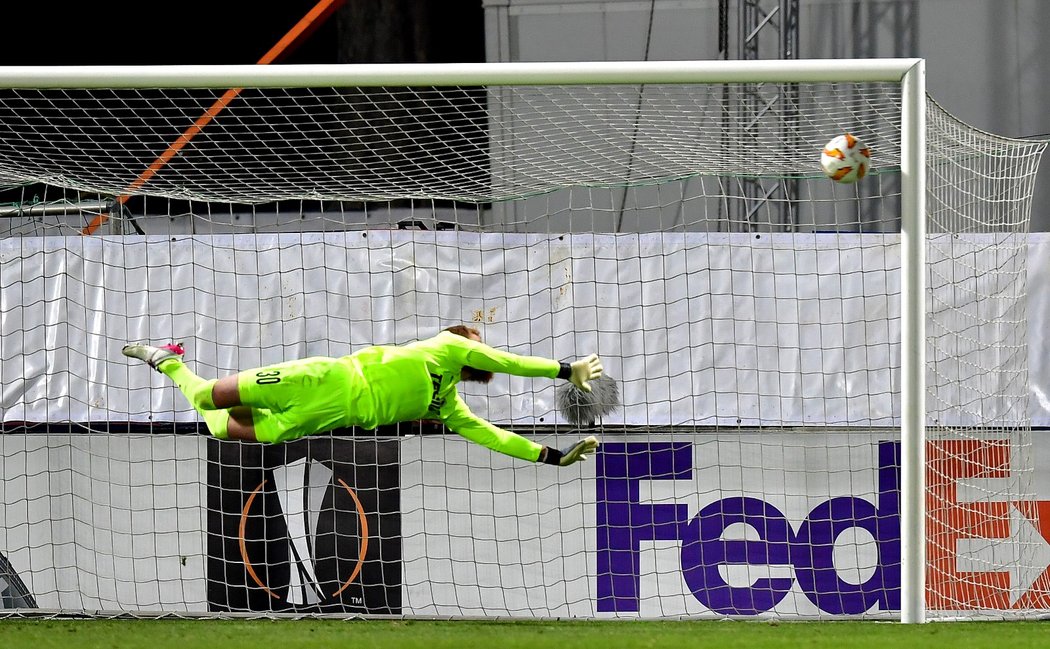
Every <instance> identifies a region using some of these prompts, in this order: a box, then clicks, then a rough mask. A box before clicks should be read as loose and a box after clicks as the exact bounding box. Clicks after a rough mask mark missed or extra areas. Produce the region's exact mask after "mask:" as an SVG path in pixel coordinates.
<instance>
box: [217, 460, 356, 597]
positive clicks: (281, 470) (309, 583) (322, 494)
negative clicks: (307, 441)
mask: <svg viewBox="0 0 1050 649" xmlns="http://www.w3.org/2000/svg"><path fill="white" fill-rule="evenodd" d="M271 473H272V475H273V485H272V489H273V491H274V493H275V494H276V496H277V499H278V501H279V502H280V505H281V511H282V513H283V518H284V524H285V527H286V529H287V530H288V536H287V539H286V541H287V544H288V549H287V557H288V562H289V564H290V565H289V575H288V594H287V597H286V598H285V601H287V602H288V603H289V604H294V605H306V606H309V605H312V604H318V603H320V602H322V601H325V600H331V599H336V598H338V597H339V596H340V595H341V594H342V593H343V591H344V590H346V588H347V587H348V586H349V585H350V584H351V583H353V582H354V580H355V579H357V578H358V576H359V575H360V574H361V569H362V568H363V567H364V563H365V555H366V554H367V552H368V519H367V518H366V516H365V510H364V507H363V506H362V505H361V500H360V499H359V498H358V496H357V494H356V493H355V492H354V490H353V489H351V488H350V486H349V485H348V484H347V483H346V482H345V481H344V480H343V479H342V478H339V477H337V476H335V474H334V473H333V472H332V470H331V469H329V468H328V467H327V466H325V465H324V464H322V463H320V462H317V461H316V460H311V459H309V458H300V459H297V460H293V461H291V462H289V463H287V464H284V465H282V466H279V467H277V468H275V469H273V470H272V472H271ZM266 487H267V481H266V480H263V481H262V482H260V483H259V484H258V486H256V487H255V489H254V490H253V491H252V492H251V494H250V495H249V496H248V500H247V501H246V502H245V503H244V509H243V510H242V511H241V518H240V525H239V527H238V534H237V538H238V542H239V544H240V553H241V560H242V561H243V562H244V565H245V568H246V569H247V571H248V576H249V577H250V579H251V580H252V581H253V582H254V583H255V584H256V585H257V586H259V587H260V588H262V589H263V590H264V591H265V592H266V593H267V594H269V595H270V597H272V598H274V599H277V600H280V599H281V597H280V596H279V595H278V594H277V592H276V590H277V589H276V588H275V587H272V586H271V585H270V584H267V583H266V582H265V581H264V579H263V578H262V577H260V575H259V572H258V571H257V570H256V563H255V562H257V561H259V560H260V559H261V558H254V559H253V557H251V556H249V552H248V546H247V543H246V539H245V535H246V531H247V527H248V519H249V517H250V516H251V515H252V513H253V506H254V505H255V503H256V497H257V496H258V495H259V494H260V493H261V492H263V491H264V489H266ZM333 489H334V490H336V493H333V494H331V498H329V495H330V492H331V491H332V490H333ZM339 493H341V494H345V495H347V496H349V498H350V500H351V502H353V505H354V508H355V510H356V513H357V520H358V529H357V537H358V543H357V545H358V548H357V550H358V551H357V557H356V563H355V564H354V565H353V568H352V569H351V570H349V571H347V572H346V574H340V575H338V576H337V580H338V583H339V585H338V587H336V588H332V589H328V590H326V589H325V588H324V587H323V586H322V584H323V583H325V582H326V581H327V580H322V579H319V578H318V563H319V562H318V556H317V549H318V532H319V529H320V527H321V523H322V514H324V509H323V506H324V504H325V502H326V501H327V502H333V501H334V499H335V496H336V495H337V494H339ZM256 509H258V507H256ZM332 513H333V512H332V511H331V509H329V511H328V514H332ZM328 518H329V519H331V520H334V519H336V518H338V517H335V516H329V517H328ZM333 524H334V523H333ZM275 542H277V541H275ZM340 547H347V544H346V543H342V544H340ZM329 591H330V592H329Z"/></svg>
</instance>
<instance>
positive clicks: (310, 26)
mask: <svg viewBox="0 0 1050 649" xmlns="http://www.w3.org/2000/svg"><path fill="white" fill-rule="evenodd" d="M343 2H345V0H320V2H318V3H317V4H316V5H314V7H313V8H312V9H310V11H308V12H307V13H306V15H305V16H303V17H302V18H301V19H300V20H299V22H297V23H296V24H295V26H294V27H292V28H291V29H290V30H288V33H287V34H285V35H284V36H282V37H281V39H280V40H279V41H277V43H276V44H275V45H274V46H273V47H271V48H270V50H269V51H268V52H266V54H264V55H263V56H262V58H261V59H259V61H258V65H268V64H270V63H273V62H275V61H277V60H278V59H279V58H280V57H281V56H283V55H285V54H287V53H288V52H290V51H291V50H290V49H289V48H294V47H295V46H297V45H299V44H300V43H302V41H303V40H305V39H306V38H307V37H309V36H310V34H312V33H313V32H314V30H315V29H317V27H318V26H320V25H321V23H323V22H324V21H325V20H327V19H328V18H329V16H331V15H332V14H333V13H334V12H335V10H336V9H338V8H339V6H340V5H342V4H343ZM241 90H243V88H230V89H229V90H227V91H226V92H225V93H223V95H222V97H219V98H218V99H216V100H215V103H213V104H212V105H211V107H210V108H208V110H206V111H205V112H204V114H203V115H201V116H200V117H198V118H197V120H196V121H194V122H193V125H192V126H190V127H189V128H187V129H186V130H185V131H183V132H182V135H180V136H179V137H178V138H176V140H175V141H174V142H172V143H171V144H170V145H168V148H167V149H165V150H164V153H161V154H160V155H159V156H157V159H156V160H154V161H153V162H152V163H151V164H150V165H149V166H148V167H146V169H145V170H144V171H143V172H142V173H141V174H139V176H138V178H136V179H135V181H134V182H132V183H131V184H130V185H128V187H127V189H125V190H124V193H123V194H121V195H119V196H117V198H116V204H117V205H123V204H124V203H126V202H127V200H128V199H129V198H130V197H131V193H132V192H134V191H136V190H137V189H139V188H140V187H142V186H143V185H145V184H146V183H147V182H149V180H150V179H151V178H153V176H155V175H157V173H158V172H160V170H161V169H163V168H164V167H165V165H167V164H168V162H170V161H171V159H172V158H174V157H175V156H176V155H177V154H178V152H179V151H181V150H182V148H183V147H185V146H186V145H187V144H189V143H190V140H192V139H193V138H194V137H196V136H197V134H198V133H200V132H201V131H202V130H203V129H204V127H205V126H207V125H208V124H209V123H211V121H212V120H213V119H215V117H216V116H218V114H219V113H221V112H222V111H223V110H224V109H225V108H226V107H227V106H229V104H230V102H232V101H233V100H234V99H236V98H237V95H239V94H241ZM107 219H109V213H108V212H103V213H102V214H99V215H98V216H96V217H95V218H94V219H93V220H92V221H91V223H89V224H88V225H87V226H85V227H84V229H83V230H81V232H80V233H81V234H94V232H95V230H97V229H98V228H99V227H100V226H101V225H102V224H103V223H105V222H106V220H107Z"/></svg>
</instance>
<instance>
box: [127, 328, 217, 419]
mask: <svg viewBox="0 0 1050 649" xmlns="http://www.w3.org/2000/svg"><path fill="white" fill-rule="evenodd" d="M122 352H123V354H124V355H125V356H127V357H129V358H137V359H139V360H141V361H145V362H146V363H147V364H149V366H150V367H152V368H154V369H155V370H157V371H158V372H160V373H162V374H164V375H165V376H167V377H168V378H170V379H171V380H172V381H174V382H175V385H177V386H179V390H181V391H182V394H183V395H185V397H186V400H187V401H189V402H190V405H191V406H193V409H194V410H196V411H197V412H198V413H200V415H201V416H202V417H204V422H205V423H206V424H207V425H208V431H209V432H211V434H212V435H213V436H215V437H217V438H219V439H227V438H228V437H229V422H230V412H229V411H228V410H227V408H228V406H220V405H217V404H216V403H215V401H214V400H213V399H212V389H213V388H214V386H215V384H216V383H217V381H216V380H215V379H203V378H201V377H199V376H197V375H196V374H194V373H193V372H192V371H191V370H190V368H188V367H186V365H185V363H183V362H182V355H183V354H184V353H185V351H184V350H183V347H182V345H181V344H180V343H174V344H170V345H163V346H161V347H153V346H151V345H137V344H131V345H125V346H124V349H123V350H122Z"/></svg>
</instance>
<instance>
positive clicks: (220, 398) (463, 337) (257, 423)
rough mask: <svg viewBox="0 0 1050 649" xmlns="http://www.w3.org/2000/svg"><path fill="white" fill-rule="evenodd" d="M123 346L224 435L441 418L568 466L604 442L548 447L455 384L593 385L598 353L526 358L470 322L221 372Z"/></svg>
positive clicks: (165, 350) (526, 455) (252, 437)
mask: <svg viewBox="0 0 1050 649" xmlns="http://www.w3.org/2000/svg"><path fill="white" fill-rule="evenodd" d="M122 351H123V354H124V355H125V356H128V357H130V358H137V359H139V360H141V361H144V362H146V363H148V364H149V365H150V366H151V367H153V368H154V369H156V370H157V371H159V372H161V373H162V374H164V375H166V376H167V377H168V378H170V379H171V380H172V381H174V382H175V384H176V385H178V387H179V389H180V390H181V391H182V393H183V394H184V395H186V398H187V399H188V400H189V402H190V404H191V405H192V406H193V407H194V408H195V409H196V410H197V412H199V413H200V414H201V416H202V417H204V421H205V422H206V423H207V425H208V430H209V431H210V432H211V434H212V435H213V436H215V437H217V438H219V439H230V438H233V439H238V440H245V441H259V442H269V443H278V442H287V441H290V440H294V439H299V438H300V437H304V436H306V435H312V434H314V433H322V432H326V431H329V430H333V429H336V428H346V427H351V426H359V427H361V428H366V429H372V428H375V427H377V426H382V425H384V424H393V423H397V422H402V421H413V420H417V419H438V420H441V421H442V422H443V423H444V424H445V426H447V427H448V428H449V430H451V431H453V432H455V433H458V434H459V435H462V436H463V437H465V438H467V439H469V440H471V441H473V442H476V443H478V444H481V445H482V446H485V447H487V448H490V449H492V450H494V451H499V452H500V453H504V454H506V455H509V456H511V457H516V458H520V459H522V460H528V461H530V462H544V463H546V464H556V465H559V466H568V465H570V464H573V463H575V462H577V461H580V460H585V459H587V456H588V455H589V454H591V453H593V452H594V450H595V449H596V448H597V447H598V440H597V439H595V438H594V437H593V436H592V437H587V438H586V439H582V440H580V441H579V442H577V443H575V444H573V445H572V446H571V447H569V448H567V449H565V450H562V451H559V450H558V449H554V448H550V447H547V446H542V445H540V444H538V443H536V442H533V441H532V440H529V439H526V438H524V437H522V436H520V435H517V434H515V433H512V432H510V431H507V430H503V429H502V428H499V427H497V426H495V425H493V424H491V423H489V422H487V421H485V420H484V419H482V418H480V417H478V416H477V415H475V414H474V413H472V412H471V411H470V409H469V408H468V407H467V405H466V404H465V403H464V402H463V400H462V399H461V398H460V396H459V393H457V392H456V384H457V383H459V382H460V381H461V380H463V381H475V382H478V383H488V382H489V381H491V380H492V377H493V374H494V373H495V372H501V373H504V374H514V375H516V376H530V377H543V376H545V377H548V378H559V379H567V380H569V381H571V382H572V383H573V384H574V385H576V386H577V387H578V388H579V389H581V390H584V391H590V388H591V386H590V381H592V380H594V379H597V378H599V377H600V376H601V375H602V365H601V362H600V361H599V360H598V356H597V355H596V354H591V355H590V356H588V357H586V358H583V359H580V360H578V361H576V362H574V363H571V364H569V363H561V362H558V361H556V360H550V359H547V358H540V357H536V356H518V355H516V354H510V353H507V352H503V351H499V350H497V349H494V348H492V347H489V346H488V345H486V344H484V343H483V342H481V334H480V333H478V331H477V329H474V328H472V327H467V326H464V325H456V326H453V327H449V328H447V329H445V330H443V331H441V332H440V333H438V334H437V335H436V336H434V337H432V338H428V339H426V340H418V341H416V342H412V343H409V344H407V345H402V346H373V347H367V348H365V349H362V350H360V351H358V352H355V353H353V354H350V355H349V356H343V357H342V358H328V357H313V358H305V359H301V360H295V361H288V362H285V363H279V364H276V365H270V366H267V367H258V368H255V369H251V370H246V371H242V372H239V373H237V374H233V375H231V376H227V377H224V378H221V379H204V378H201V377H199V376H197V375H196V374H194V373H193V372H192V371H190V369H189V368H188V367H186V365H185V364H184V363H183V362H182V355H183V354H184V350H183V348H182V345H180V344H169V345H164V346H161V347H153V346H150V345H140V344H129V345H125V346H124V349H123V350H122Z"/></svg>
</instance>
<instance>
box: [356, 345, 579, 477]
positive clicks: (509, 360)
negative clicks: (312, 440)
mask: <svg viewBox="0 0 1050 649" xmlns="http://www.w3.org/2000/svg"><path fill="white" fill-rule="evenodd" d="M340 360H342V361H343V362H345V363H348V364H349V365H350V366H351V368H352V371H353V372H354V373H359V374H360V376H361V378H363V379H364V384H365V385H366V386H367V388H366V392H367V393H368V395H369V397H370V398H360V399H358V400H357V403H358V404H359V405H358V407H355V408H354V411H355V412H353V413H352V419H353V422H348V423H353V424H355V425H358V426H362V427H364V428H375V427H376V426H382V425H384V424H392V423H396V422H401V421H412V420H416V419H439V420H441V421H442V422H443V423H444V424H445V425H446V426H447V427H448V428H449V430H452V431H453V432H455V433H458V434H460V435H462V436H463V437H465V438H467V439H469V440H471V441H473V442H476V443H478V444H481V445H482V446H485V447H488V448H491V449H493V450H495V451H499V452H501V453H505V454H507V455H511V456H513V457H517V458H521V459H524V460H530V461H536V459H537V458H538V457H539V453H540V449H541V448H542V446H541V445H539V444H537V443H535V442H533V441H530V440H526V439H524V438H523V437H520V436H518V435H515V434H513V433H511V432H509V431H505V430H503V429H501V428H499V427H497V426H494V425H493V424H491V423H489V422H487V421H485V420H484V419H482V418H480V417H478V416H477V415H475V414H474V413H472V412H471V411H470V408H468V407H467V405H466V404H465V403H464V402H463V400H462V399H461V398H460V397H459V394H458V393H457V392H456V384H457V383H459V380H460V372H461V371H462V369H463V367H464V366H469V367H473V368H476V369H479V370H486V371H489V372H500V373H503V374H514V375H516V376H535V377H548V378H552V379H553V378H556V377H557V376H558V372H559V370H560V367H561V364H560V363H559V362H558V361H555V360H551V359H549V358H540V357H537V356H519V355H517V354H510V353H507V352H502V351H499V350H497V349H494V348H492V347H489V346H488V345H486V344H484V343H479V342H477V341H475V340H471V339H469V338H464V337H463V336H460V335H458V334H454V333H452V332H449V331H442V332H441V333H439V334H438V335H436V336H434V337H433V338H428V339H426V340H419V341H416V342H413V343H409V344H407V345H404V346H399V347H393V346H383V345H380V346H375V347H367V348H365V349H362V350H360V351H358V352H355V353H354V354H351V355H350V356H346V357H343V358H342V359H340ZM362 396H364V395H362ZM369 406H370V407H371V411H369Z"/></svg>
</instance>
